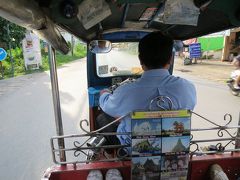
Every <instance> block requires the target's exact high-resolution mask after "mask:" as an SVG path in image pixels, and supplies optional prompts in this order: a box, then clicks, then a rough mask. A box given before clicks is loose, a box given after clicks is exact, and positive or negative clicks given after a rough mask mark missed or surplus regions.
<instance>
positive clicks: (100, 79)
mask: <svg viewBox="0 0 240 180" xmlns="http://www.w3.org/2000/svg"><path fill="white" fill-rule="evenodd" d="M176 2H177V3H176ZM184 2H185V1H184ZM166 3H170V4H166ZM179 3H180V5H179ZM0 4H1V5H0V16H2V17H4V18H6V19H8V20H10V21H12V22H14V23H17V24H18V25H21V26H24V27H26V28H28V29H31V30H33V31H34V32H36V33H37V34H39V35H41V36H42V37H43V38H45V39H46V40H47V41H48V43H49V44H50V45H51V46H52V48H49V57H50V59H49V60H50V65H51V66H50V72H51V83H52V95H53V103H54V112H55V120H56V132H57V136H55V137H52V138H51V151H52V157H53V161H54V163H55V164H56V165H55V166H53V167H50V168H49V169H48V170H46V172H45V173H44V175H43V179H44V180H75V179H76V180H77V179H86V177H87V175H88V173H89V172H90V171H91V170H96V169H99V170H101V171H102V173H106V171H107V170H108V169H111V168H116V169H119V170H120V172H121V174H122V175H123V179H131V160H132V159H131V156H126V155H122V154H121V152H120V150H121V149H124V148H126V146H124V145H116V146H102V143H101V142H102V141H104V139H103V138H97V140H96V138H95V137H102V136H106V135H113V134H116V133H109V134H102V133H99V131H100V130H97V129H96V128H95V127H96V126H95V120H96V117H97V115H98V114H99V113H100V112H101V110H100V109H99V108H98V98H99V91H100V90H101V89H103V88H106V87H113V88H112V90H114V89H115V88H116V87H117V86H119V85H121V84H122V83H126V80H127V79H129V78H130V79H131V80H130V81H134V80H132V79H135V78H137V77H139V76H140V75H141V72H142V70H141V68H140V64H139V63H138V61H137V56H138V54H137V49H136V48H137V45H138V42H139V40H140V39H141V38H142V37H143V36H145V35H146V34H148V33H150V32H152V31H156V30H159V31H162V32H163V33H166V34H169V35H170V36H172V37H173V38H174V39H176V40H186V39H189V38H193V37H198V36H202V35H206V34H209V33H213V32H217V31H221V30H225V29H230V28H234V27H238V26H239V25H240V11H239V8H240V1H239V0H232V1H229V0H222V1H217V0H193V1H189V3H187V1H186V3H185V4H181V1H178V0H174V1H173V0H167V1H163V0H106V1H105V0H98V1H94V0H84V1H76V0H62V1H57V0H52V1H42V0H21V1H17V0H1V2H0ZM186 4H187V5H186ZM170 5H179V6H177V7H176V8H180V7H181V8H183V9H181V11H175V10H174V8H173V9H171V7H172V6H170ZM166 7H168V8H169V7H170V8H169V9H166ZM189 7H190V8H189ZM166 11H168V12H166ZM182 12H184V13H182ZM164 13H165V15H168V16H164ZM179 13H180V14H179ZM181 13H182V14H181ZM162 15H163V16H162ZM189 17H190V18H189ZM58 27H60V28H61V29H64V30H66V31H68V32H70V33H71V34H73V35H75V36H77V37H78V38H80V39H82V40H83V41H85V42H86V43H87V45H88V46H87V47H88V49H87V74H88V77H87V78H88V93H89V102H90V104H89V120H82V121H81V122H80V127H81V128H82V130H83V131H84V132H85V133H84V134H73V135H65V134H64V131H63V128H62V127H63V126H62V118H61V109H60V99H59V90H58V82H57V73H56V59H55V56H54V54H55V50H58V51H61V52H62V53H64V54H66V53H68V51H69V47H68V46H67V43H66V41H65V40H64V39H63V37H62V36H61V34H60V33H59V31H58ZM99 40H101V41H99ZM95 48H96V51H98V52H97V54H95V53H93V51H94V49H95ZM103 49H104V50H103ZM103 51H104V52H108V53H101V52H103ZM126 54H127V55H126ZM126 56H127V57H128V58H126ZM170 72H172V71H170ZM128 82H129V81H128ZM76 83H77V82H76ZM79 108H81V107H79ZM206 108H208V107H207V106H206ZM192 114H195V115H197V116H199V117H201V118H202V119H203V120H205V121H208V122H209V123H211V124H212V125H213V126H214V127H205V128H202V129H192V131H211V130H217V134H218V137H219V138H216V139H212V138H211V137H209V139H200V140H199V139H198V140H194V139H191V151H190V155H189V158H190V162H189V164H188V165H187V168H188V175H187V176H188V179H192V180H193V179H194V180H202V179H208V176H207V171H208V168H209V166H210V165H212V164H214V163H216V164H219V165H220V166H221V167H222V168H223V170H224V172H225V173H226V174H227V175H228V177H229V179H232V180H234V179H237V178H239V177H240V169H239V166H240V154H239V151H240V148H239V147H240V146H239V140H238V139H239V133H237V134H234V135H232V134H231V133H230V132H229V129H235V130H237V129H238V128H239V126H234V127H230V126H228V125H229V123H230V122H231V116H230V115H228V114H226V115H225V117H224V118H225V119H226V120H229V122H227V123H226V125H224V126H222V125H219V124H217V123H215V122H212V121H210V120H208V119H207V118H204V117H202V116H201V115H198V114H196V113H194V112H192ZM127 115H129V114H127ZM122 118H124V117H120V118H118V119H116V120H115V121H113V123H116V122H118V121H119V120H121V119H122ZM227 118H229V119H227ZM84 123H85V124H84ZM85 125H89V126H90V131H88V130H86V129H85ZM224 133H227V134H228V135H229V136H227V137H224ZM206 142H208V143H209V142H211V143H213V142H215V143H216V145H214V147H215V148H212V149H214V151H213V150H212V149H211V150H206V151H201V149H200V145H199V144H201V143H206ZM233 142H235V145H232V143H233ZM229 145H232V146H234V147H232V146H231V147H230V148H227V147H228V146H229ZM109 148H112V149H114V153H113V154H112V156H111V157H107V156H106V155H105V153H104V149H109Z"/></svg>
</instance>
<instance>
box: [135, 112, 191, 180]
mask: <svg viewBox="0 0 240 180" xmlns="http://www.w3.org/2000/svg"><path fill="white" fill-rule="evenodd" d="M131 130H132V146H131V150H132V179H134V180H143V179H148V180H155V179H156V180H159V179H161V180H186V179H187V174H188V163H189V148H190V130H191V114H190V112H189V111H187V110H179V111H177V110H176V111H149V112H148V111H147V112H134V113H133V115H132V121H131Z"/></svg>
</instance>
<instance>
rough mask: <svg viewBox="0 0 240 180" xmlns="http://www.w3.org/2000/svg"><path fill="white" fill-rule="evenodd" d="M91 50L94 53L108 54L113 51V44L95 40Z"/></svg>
mask: <svg viewBox="0 0 240 180" xmlns="http://www.w3.org/2000/svg"><path fill="white" fill-rule="evenodd" d="M88 47H89V50H90V51H91V52H92V53H95V54H97V53H108V52H110V51H111V49H112V43H111V42H110V41H106V40H93V41H91V42H90V43H89V46H88Z"/></svg>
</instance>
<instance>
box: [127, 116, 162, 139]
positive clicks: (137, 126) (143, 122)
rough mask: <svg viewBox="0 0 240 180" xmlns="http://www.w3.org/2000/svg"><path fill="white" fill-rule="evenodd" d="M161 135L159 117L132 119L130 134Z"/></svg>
mask: <svg viewBox="0 0 240 180" xmlns="http://www.w3.org/2000/svg"><path fill="white" fill-rule="evenodd" d="M149 135H156V136H157V135H161V119H136V120H135V119H134V120H132V136H149Z"/></svg>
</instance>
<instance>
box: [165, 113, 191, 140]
mask: <svg viewBox="0 0 240 180" xmlns="http://www.w3.org/2000/svg"><path fill="white" fill-rule="evenodd" d="M190 128H191V125H190V117H182V118H163V119H162V136H186V135H190Z"/></svg>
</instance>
